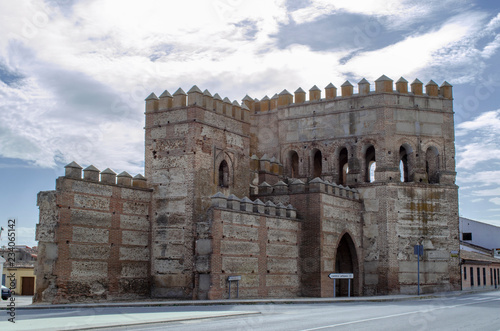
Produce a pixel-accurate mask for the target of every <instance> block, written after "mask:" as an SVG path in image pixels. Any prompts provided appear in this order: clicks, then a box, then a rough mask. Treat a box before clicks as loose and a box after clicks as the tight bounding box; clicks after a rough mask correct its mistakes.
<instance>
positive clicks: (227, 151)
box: [145, 86, 250, 299]
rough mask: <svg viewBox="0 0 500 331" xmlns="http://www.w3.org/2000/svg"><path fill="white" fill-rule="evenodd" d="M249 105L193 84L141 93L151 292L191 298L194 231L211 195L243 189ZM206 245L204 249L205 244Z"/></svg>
mask: <svg viewBox="0 0 500 331" xmlns="http://www.w3.org/2000/svg"><path fill="white" fill-rule="evenodd" d="M249 132H250V123H249V109H248V108H247V107H246V106H243V107H241V106H240V105H239V104H238V103H237V102H236V101H235V102H230V100H229V99H227V98H225V99H224V100H222V98H221V97H220V96H219V95H218V94H215V95H214V96H212V95H211V94H210V92H209V91H207V90H205V92H202V91H201V90H200V89H199V88H198V87H196V86H193V87H192V88H191V89H190V90H189V91H188V93H185V92H184V91H183V90H182V89H181V88H179V89H178V90H177V91H176V92H175V93H174V94H173V95H171V94H170V93H169V92H168V91H165V92H163V93H162V94H161V95H160V97H159V98H158V97H156V95H154V93H152V94H151V95H150V96H149V97H148V98H147V99H146V125H145V134H146V137H145V144H146V148H145V153H146V155H145V168H146V176H147V177H148V178H150V184H151V186H150V187H151V188H153V199H152V217H151V221H152V254H151V274H152V281H153V285H152V290H151V293H152V296H153V297H170V298H172V297H177V298H187V299H192V298H195V296H196V294H195V291H194V288H195V287H196V284H198V282H199V274H200V273H203V272H204V270H206V269H207V267H206V265H204V263H205V261H196V258H195V254H196V250H199V249H202V248H201V247H199V246H200V245H197V244H196V242H195V241H196V238H199V237H200V236H199V233H200V231H201V232H203V231H202V229H200V227H201V228H202V227H203V222H204V221H206V215H207V214H206V211H207V209H208V207H209V206H210V204H211V200H210V196H212V195H214V194H215V193H216V192H218V191H221V192H223V193H224V194H226V195H230V194H236V195H238V196H241V197H243V196H247V195H248V183H249V165H250V158H249V157H248V155H249V147H250V141H249ZM203 249H209V250H210V247H205V248H203Z"/></svg>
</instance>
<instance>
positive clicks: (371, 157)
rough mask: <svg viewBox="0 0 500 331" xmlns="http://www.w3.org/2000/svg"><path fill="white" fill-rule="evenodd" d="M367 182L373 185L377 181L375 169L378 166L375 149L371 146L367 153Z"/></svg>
mask: <svg viewBox="0 0 500 331" xmlns="http://www.w3.org/2000/svg"><path fill="white" fill-rule="evenodd" d="M365 166H366V168H365V181H366V182H367V183H373V182H374V181H375V169H376V168H377V164H376V161H375V147H373V146H370V147H368V149H367V150H366V153H365Z"/></svg>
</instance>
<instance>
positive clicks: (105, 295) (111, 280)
mask: <svg viewBox="0 0 500 331" xmlns="http://www.w3.org/2000/svg"><path fill="white" fill-rule="evenodd" d="M80 172H81V168H80ZM103 173H104V172H103ZM105 175H106V174H104V175H103V177H102V179H101V182H97V181H93V180H90V179H89V178H87V179H81V178H78V176H74V174H73V175H72V174H71V169H70V170H69V171H68V168H67V173H66V177H60V178H58V179H57V182H56V190H55V191H49V192H40V194H39V196H38V205H39V206H40V222H39V224H38V226H37V240H38V241H39V245H40V249H41V251H40V252H41V253H40V256H41V259H40V260H39V262H38V267H37V276H38V277H37V285H36V288H37V290H36V297H35V300H36V301H38V302H41V301H44V302H52V303H65V302H75V301H105V300H106V301H107V300H119V299H120V300H123V299H136V298H143V297H149V293H150V267H149V261H150V254H151V253H150V240H151V239H150V233H151V232H150V223H149V214H150V202H151V191H150V190H149V189H146V188H141V187H137V186H136V187H133V186H132V181H131V180H130V179H129V180H128V182H129V183H130V184H129V185H117V184H112V183H109V182H108V183H106V182H103V180H104V178H105ZM87 177H89V176H87ZM130 177H131V176H130ZM119 182H120V179H119ZM136 183H137V182H136ZM122 184H126V183H122ZM141 186H142V185H141Z"/></svg>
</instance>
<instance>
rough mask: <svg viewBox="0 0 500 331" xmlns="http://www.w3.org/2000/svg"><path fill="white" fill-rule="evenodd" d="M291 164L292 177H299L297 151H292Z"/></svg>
mask: <svg viewBox="0 0 500 331" xmlns="http://www.w3.org/2000/svg"><path fill="white" fill-rule="evenodd" d="M289 159H290V166H291V174H290V175H291V177H292V178H298V177H299V155H298V154H297V152H295V151H291V152H290V157H289Z"/></svg>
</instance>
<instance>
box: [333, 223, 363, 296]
mask: <svg viewBox="0 0 500 331" xmlns="http://www.w3.org/2000/svg"><path fill="white" fill-rule="evenodd" d="M335 273H352V274H354V279H352V280H351V295H355V296H357V295H359V291H358V286H357V284H359V267H358V256H357V254H356V246H355V245H354V242H353V241H352V238H351V236H350V235H349V234H348V233H346V234H344V235H343V236H342V239H340V242H339V245H338V246H337V254H336V255H335ZM347 292H348V281H347V280H337V281H336V285H335V296H338V297H340V296H342V297H345V296H347Z"/></svg>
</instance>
